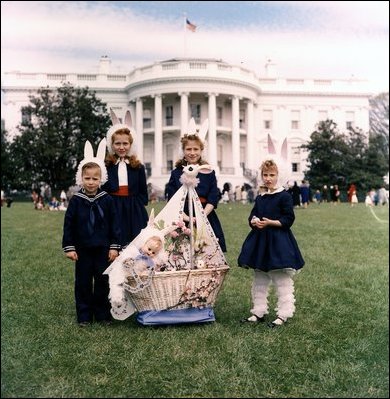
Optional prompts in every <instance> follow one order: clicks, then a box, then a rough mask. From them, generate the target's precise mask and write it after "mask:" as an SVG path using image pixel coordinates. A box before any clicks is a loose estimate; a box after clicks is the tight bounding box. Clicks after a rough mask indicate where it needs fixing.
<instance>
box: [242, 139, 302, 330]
mask: <svg viewBox="0 0 390 399" xmlns="http://www.w3.org/2000/svg"><path fill="white" fill-rule="evenodd" d="M285 146H287V142H286V141H285ZM282 155H283V154H282ZM285 163H286V159H281V160H279V164H280V166H279V165H278V163H276V162H275V160H274V159H268V160H266V161H264V162H263V163H262V164H261V167H260V171H261V178H262V180H263V183H264V186H265V190H264V191H263V192H262V193H260V194H259V195H258V196H257V198H256V201H255V205H254V207H253V209H252V211H251V213H250V215H249V218H248V221H249V226H250V227H251V231H250V233H249V234H248V236H247V238H246V239H245V241H244V243H243V245H242V249H241V253H240V255H239V257H238V265H239V266H241V267H244V268H252V269H254V281H253V285H252V302H253V308H252V309H251V313H252V316H250V317H248V318H245V319H242V320H241V322H252V323H256V322H264V321H265V318H264V316H265V315H266V314H267V313H268V288H269V285H270V284H271V283H273V284H274V285H275V287H276V293H277V296H278V303H277V308H276V310H277V318H276V319H275V320H274V321H273V322H272V323H269V324H268V326H269V327H275V326H280V325H282V324H284V323H285V322H286V321H287V319H289V318H291V317H292V316H293V314H294V311H295V297H294V281H293V275H294V273H295V272H296V271H297V270H299V269H301V268H302V267H303V265H304V263H305V262H304V260H303V258H302V255H301V252H300V250H299V248H298V244H297V242H296V240H295V237H294V235H293V233H292V231H291V229H290V228H291V226H292V224H293V223H294V219H295V215H294V207H293V200H292V197H291V195H290V194H289V193H288V192H287V191H286V190H285V188H284V187H283V184H284V183H285V182H286V181H287V180H286V177H287V176H286V175H284V176H282V175H283V173H284V171H285V170H286V169H287V168H286V165H283V164H285ZM283 170H284V171H283Z"/></svg>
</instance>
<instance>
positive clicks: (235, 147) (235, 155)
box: [232, 96, 242, 176]
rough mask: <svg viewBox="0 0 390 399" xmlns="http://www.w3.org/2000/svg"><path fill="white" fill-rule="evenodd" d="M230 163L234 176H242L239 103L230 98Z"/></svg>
mask: <svg viewBox="0 0 390 399" xmlns="http://www.w3.org/2000/svg"><path fill="white" fill-rule="evenodd" d="M232 161H233V168H234V174H235V175H236V176H242V170H241V167H240V102H239V97H238V96H234V97H232Z"/></svg>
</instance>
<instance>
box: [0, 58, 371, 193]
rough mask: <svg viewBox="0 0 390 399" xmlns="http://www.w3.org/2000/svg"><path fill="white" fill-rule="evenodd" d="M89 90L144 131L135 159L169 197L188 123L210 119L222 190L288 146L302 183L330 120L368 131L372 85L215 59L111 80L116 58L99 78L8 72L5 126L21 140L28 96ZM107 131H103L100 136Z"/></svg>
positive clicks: (105, 63) (294, 175) (209, 148)
mask: <svg viewBox="0 0 390 399" xmlns="http://www.w3.org/2000/svg"><path fill="white" fill-rule="evenodd" d="M64 82H69V83H71V84H72V85H73V86H88V87H89V88H90V89H91V90H94V91H95V92H96V96H97V97H98V98H100V99H101V100H102V101H103V102H105V103H106V104H107V107H108V108H112V109H113V110H114V111H115V113H116V115H117V116H119V117H123V116H124V114H125V111H126V109H130V111H131V114H132V117H133V123H134V126H135V130H136V132H137V137H136V140H137V154H138V156H139V158H140V159H141V160H142V162H143V163H144V164H145V166H146V169H147V174H148V181H149V182H151V183H152V184H153V185H155V186H157V187H159V188H161V189H163V188H164V185H165V183H167V181H168V179H169V173H170V171H171V169H172V168H173V167H174V164H175V162H176V160H177V159H178V158H179V157H180V156H181V149H180V136H181V135H182V134H184V133H185V132H186V127H187V124H188V121H189V119H190V118H191V117H194V118H195V121H196V122H197V123H199V124H200V123H201V122H202V121H203V120H204V119H206V118H208V119H209V132H208V136H207V143H206V149H205V154H204V155H205V158H206V159H207V160H208V162H209V163H210V164H211V165H212V166H213V167H214V169H215V171H216V173H217V177H218V183H219V185H220V188H222V186H223V184H224V183H226V182H229V183H231V184H232V185H233V187H234V186H236V185H242V184H243V183H251V182H253V177H254V176H255V174H256V173H257V170H258V168H259V166H260V163H261V161H262V160H263V159H264V157H265V155H266V150H267V136H268V135H270V136H271V137H272V139H273V141H274V142H275V143H276V146H279V147H280V146H281V144H282V142H283V140H284V139H285V138H287V142H288V160H289V163H290V165H291V179H292V180H297V181H298V182H299V181H300V180H302V178H303V173H304V170H305V167H306V163H305V158H306V154H305V153H304V152H303V151H302V150H301V149H300V148H299V147H300V146H301V145H302V144H304V143H305V142H307V140H308V139H309V137H310V134H311V133H312V132H313V131H314V130H315V129H316V124H317V123H318V122H319V121H321V120H325V119H327V118H329V119H333V120H334V121H335V122H336V123H337V124H338V127H339V129H340V130H342V131H343V130H346V129H347V128H348V127H351V126H352V127H357V128H360V129H362V130H363V131H365V132H368V130H369V102H368V100H369V97H370V96H371V94H372V93H370V92H369V91H368V90H367V89H366V82H364V81H361V80H357V79H352V78H351V79H347V80H341V79H337V80H334V79H316V78H305V79H293V78H280V77H277V75H276V71H275V68H274V65H273V64H272V62H268V63H267V65H266V67H265V73H264V75H263V76H257V75H256V74H255V73H254V72H253V71H250V70H248V69H246V68H243V67H241V66H235V65H230V64H227V63H225V62H223V61H222V60H216V59H193V58H177V59H170V60H166V61H162V62H156V63H154V64H151V65H146V66H143V67H140V68H135V69H134V70H133V71H131V72H130V73H128V74H118V73H112V72H111V60H110V59H109V58H108V57H107V56H103V57H102V58H101V59H100V65H99V71H98V72H97V73H93V74H90V73H88V74H87V73H86V74H79V73H23V72H8V73H5V74H4V79H3V82H2V91H3V96H4V98H3V115H2V118H3V119H4V124H5V128H6V129H7V131H8V132H10V133H11V135H12V134H15V128H16V126H17V125H18V124H19V123H20V122H21V120H22V118H23V115H22V111H21V108H22V107H23V106H25V105H27V104H28V96H29V95H30V94H36V91H37V89H39V88H40V87H47V86H49V87H53V88H56V87H59V86H60V85H61V84H62V83H64ZM104 134H105V132H102V136H103V135H104Z"/></svg>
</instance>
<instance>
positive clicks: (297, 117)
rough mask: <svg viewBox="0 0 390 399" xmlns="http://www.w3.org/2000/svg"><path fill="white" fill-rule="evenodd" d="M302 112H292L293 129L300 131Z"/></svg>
mask: <svg viewBox="0 0 390 399" xmlns="http://www.w3.org/2000/svg"><path fill="white" fill-rule="evenodd" d="M300 121H301V111H291V129H293V130H297V129H300Z"/></svg>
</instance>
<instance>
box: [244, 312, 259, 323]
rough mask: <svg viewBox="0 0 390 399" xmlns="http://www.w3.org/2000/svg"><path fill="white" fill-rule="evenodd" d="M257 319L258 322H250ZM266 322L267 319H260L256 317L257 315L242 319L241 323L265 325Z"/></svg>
mask: <svg viewBox="0 0 390 399" xmlns="http://www.w3.org/2000/svg"><path fill="white" fill-rule="evenodd" d="M253 317H254V318H255V319H256V320H249V319H251V318H253ZM264 322H265V318H264V316H263V317H259V316H256V315H255V314H253V315H252V316H249V317H247V318H246V319H241V320H240V323H264Z"/></svg>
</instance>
